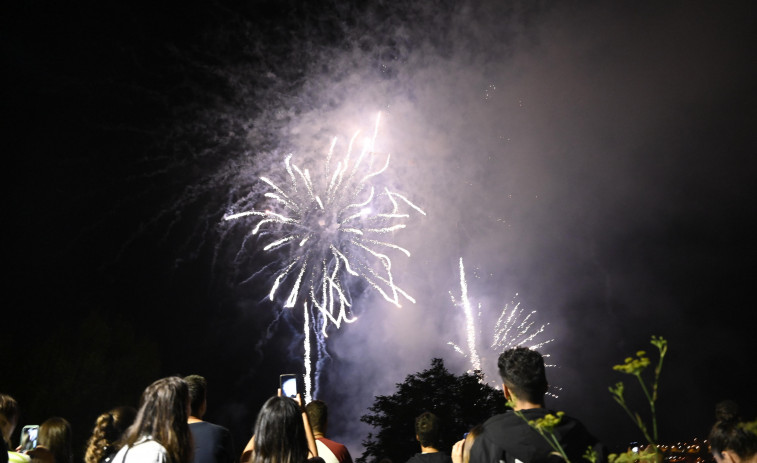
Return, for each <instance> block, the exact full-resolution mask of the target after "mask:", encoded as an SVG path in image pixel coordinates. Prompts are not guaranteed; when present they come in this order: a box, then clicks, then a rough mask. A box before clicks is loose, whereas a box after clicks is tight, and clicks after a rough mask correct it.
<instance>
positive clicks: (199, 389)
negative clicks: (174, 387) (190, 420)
mask: <svg viewBox="0 0 757 463" xmlns="http://www.w3.org/2000/svg"><path fill="white" fill-rule="evenodd" d="M184 381H186V382H187V385H188V386H189V403H190V405H191V407H192V416H194V417H196V418H200V419H202V416H203V415H205V407H206V402H205V399H206V394H207V390H208V382H207V381H205V378H203V377H202V376H200V375H189V376H185V377H184Z"/></svg>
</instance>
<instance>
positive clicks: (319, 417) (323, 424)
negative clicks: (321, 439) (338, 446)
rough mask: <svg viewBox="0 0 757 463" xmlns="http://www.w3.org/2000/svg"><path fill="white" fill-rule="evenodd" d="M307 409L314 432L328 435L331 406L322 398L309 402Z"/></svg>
mask: <svg viewBox="0 0 757 463" xmlns="http://www.w3.org/2000/svg"><path fill="white" fill-rule="evenodd" d="M305 411H306V412H307V414H308V421H310V427H312V428H313V432H316V433H320V434H323V435H326V428H327V427H328V424H329V407H328V406H327V405H326V402H324V401H322V400H317V399H316V400H314V401H312V402H310V403H309V404H307V406H306V407H305Z"/></svg>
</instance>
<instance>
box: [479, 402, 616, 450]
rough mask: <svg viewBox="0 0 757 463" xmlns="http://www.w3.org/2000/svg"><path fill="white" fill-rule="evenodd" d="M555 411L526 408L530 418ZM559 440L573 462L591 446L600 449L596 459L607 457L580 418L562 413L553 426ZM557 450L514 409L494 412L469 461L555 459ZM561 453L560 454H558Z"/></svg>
mask: <svg viewBox="0 0 757 463" xmlns="http://www.w3.org/2000/svg"><path fill="white" fill-rule="evenodd" d="M547 414H552V415H555V414H556V413H555V412H554V411H551V410H547V409H545V408H533V409H529V410H523V415H524V416H525V417H526V419H527V420H529V421H533V420H536V419H539V418H543V417H544V416H546V415H547ZM554 434H555V436H557V439H558V442H559V443H560V445H561V446H562V448H563V450H564V451H565V453H566V454H567V456H568V458H569V459H570V461H571V463H582V462H584V461H585V460H584V458H583V455H584V454H585V453H586V450H587V449H588V448H589V447H591V448H593V449H595V450H596V451H597V456H598V458H597V463H603V462H605V461H606V451H605V449H604V446H602V445H601V444H600V443H598V442H597V439H596V438H595V437H594V436H592V435H591V434H590V433H589V431H588V430H587V429H586V428H585V427H584V425H583V424H581V422H579V421H578V420H576V419H575V418H571V417H569V416H567V415H563V417H562V420H561V421H560V423H559V424H558V425H557V426H556V427H555V428H554ZM554 452H555V450H554V449H552V447H551V446H550V445H549V443H548V442H547V440H546V439H545V438H544V437H542V435H541V434H539V433H538V432H537V431H536V430H534V429H533V428H531V426H529V425H528V423H527V422H526V421H524V420H523V418H521V417H519V416H518V415H516V414H515V412H513V411H512V410H508V411H507V412H505V413H502V414H500V415H495V416H493V417H491V418H489V420H487V421H486V422H485V423H484V425H483V430H482V431H481V433H480V434H479V435H478V436H476V439H475V441H474V442H473V447H471V453H470V463H499V462H500V461H502V462H505V463H516V462H517V461H520V462H522V463H547V462H549V463H554V462H560V461H562V458H561V457H559V456H555V455H554ZM558 455H559V454H558Z"/></svg>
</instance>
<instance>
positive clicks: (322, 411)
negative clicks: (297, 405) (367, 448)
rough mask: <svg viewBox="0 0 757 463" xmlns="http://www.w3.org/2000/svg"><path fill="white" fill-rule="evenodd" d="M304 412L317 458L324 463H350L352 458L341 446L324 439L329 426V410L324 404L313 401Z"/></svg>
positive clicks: (345, 448) (320, 401) (319, 401)
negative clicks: (311, 431) (321, 459)
mask: <svg viewBox="0 0 757 463" xmlns="http://www.w3.org/2000/svg"><path fill="white" fill-rule="evenodd" d="M305 411H306V412H307V414H308V419H309V420H310V427H311V428H312V429H313V437H315V445H316V447H317V448H318V456H319V457H321V458H323V460H324V461H325V462H326V463H352V456H351V455H350V452H349V451H348V450H347V447H345V446H344V445H343V444H340V443H338V442H334V441H333V440H331V439H327V438H326V432H327V429H328V424H329V408H328V406H327V405H326V402H324V401H322V400H314V401H312V402H310V403H309V404H307V406H306V407H305Z"/></svg>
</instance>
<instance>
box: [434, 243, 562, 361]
mask: <svg viewBox="0 0 757 463" xmlns="http://www.w3.org/2000/svg"><path fill="white" fill-rule="evenodd" d="M450 297H451V299H452V304H453V305H454V306H455V307H458V306H460V307H462V309H463V312H464V314H465V335H466V345H467V347H468V349H467V352H466V351H465V350H464V349H463V348H462V347H460V346H459V345H457V344H455V343H454V342H448V343H447V344H449V345H451V346H452V347H453V348H454V349H455V351H456V352H457V353H459V354H461V355H463V356H464V357H466V358H468V359H469V360H470V364H471V368H470V372H474V371H482V369H481V359H480V357H479V353H478V348H477V346H479V342H480V341H479V339H477V334H479V335H480V334H481V326H482V325H484V324H485V322H484V321H483V320H482V311H483V310H482V307H481V304H480V303H479V304H478V311H477V316H474V313H473V308H472V306H471V303H470V300H469V298H468V282H467V280H466V278H465V266H464V265H463V258H462V257H461V258H460V301H459V302H458V301H457V300H456V299H455V296H454V295H453V294H452V292H450ZM511 304H512V307H511V306H510V305H508V304H505V307H504V308H503V309H502V312H501V313H500V315H499V317H498V318H497V322H496V323H495V324H494V330H493V331H492V334H491V340H490V341H489V342H488V343H487V345H486V346H485V348H484V349H482V351H486V352H487V353H491V354H492V355H494V356H495V357H496V356H499V354H500V353H502V352H503V351H505V350H507V349H510V348H511V347H516V346H524V347H528V348H529V349H541V348H542V347H544V346H545V345H547V344H549V343H550V342H552V341H554V339H548V340H545V341H542V340H540V337H541V336H540V335H541V334H542V333H544V331H545V329H546V327H547V325H549V323H547V324H545V325H541V326H540V327H538V328H535V326H534V325H535V323H536V322H535V321H533V320H532V317H533V315H534V314H535V313H536V311H535V310H532V311H531V312H528V313H526V312H525V309H523V308H522V307H521V306H520V302H518V303H512V302H511ZM524 313H526V314H525V316H524ZM544 356H545V357H548V355H544Z"/></svg>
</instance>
